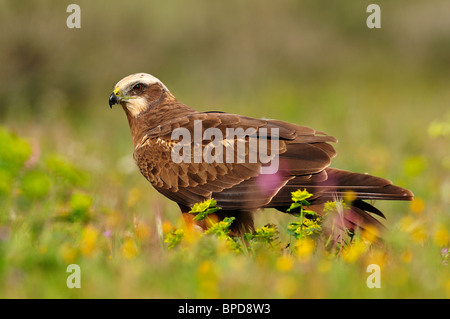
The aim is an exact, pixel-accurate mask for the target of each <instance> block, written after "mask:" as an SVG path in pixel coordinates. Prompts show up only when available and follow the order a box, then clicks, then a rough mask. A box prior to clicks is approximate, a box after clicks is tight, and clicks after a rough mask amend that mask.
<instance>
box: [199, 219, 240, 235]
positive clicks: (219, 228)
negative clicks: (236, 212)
mask: <svg viewBox="0 0 450 319" xmlns="http://www.w3.org/2000/svg"><path fill="white" fill-rule="evenodd" d="M235 219H236V218H235V217H225V218H224V219H223V220H221V221H219V222H217V223H213V224H212V225H211V226H210V227H209V228H208V229H207V230H206V231H205V235H208V234H213V235H216V236H217V237H227V236H229V234H230V226H231V224H232V223H233V221H234V220H235Z"/></svg>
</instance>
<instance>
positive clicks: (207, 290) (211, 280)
mask: <svg viewBox="0 0 450 319" xmlns="http://www.w3.org/2000/svg"><path fill="white" fill-rule="evenodd" d="M197 280H198V297H200V298H218V297H219V293H218V282H219V278H218V276H217V273H216V270H215V268H214V267H213V265H212V264H211V262H209V261H207V260H205V261H202V262H201V263H200V265H199V266H198V269H197Z"/></svg>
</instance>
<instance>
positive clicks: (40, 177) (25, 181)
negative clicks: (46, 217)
mask: <svg viewBox="0 0 450 319" xmlns="http://www.w3.org/2000/svg"><path fill="white" fill-rule="evenodd" d="M50 188H51V182H50V179H49V178H48V176H47V175H46V174H45V173H43V172H41V171H38V170H33V171H29V172H27V173H25V175H24V176H23V178H22V181H21V186H20V189H21V190H22V193H23V195H24V196H25V197H27V198H29V199H42V198H44V197H45V196H47V195H48V193H49V192H50Z"/></svg>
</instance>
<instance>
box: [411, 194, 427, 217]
mask: <svg viewBox="0 0 450 319" xmlns="http://www.w3.org/2000/svg"><path fill="white" fill-rule="evenodd" d="M409 208H410V209H411V211H412V212H413V213H415V214H421V213H423V211H424V210H425V201H424V200H423V199H422V198H419V197H417V198H415V199H414V200H413V201H412V202H411V203H410V204H409Z"/></svg>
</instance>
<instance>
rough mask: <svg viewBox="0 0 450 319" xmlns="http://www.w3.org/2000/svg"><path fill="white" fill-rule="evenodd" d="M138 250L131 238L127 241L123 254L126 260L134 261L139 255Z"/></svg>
mask: <svg viewBox="0 0 450 319" xmlns="http://www.w3.org/2000/svg"><path fill="white" fill-rule="evenodd" d="M138 252H139V251H138V248H137V247H136V243H135V242H134V240H132V239H131V238H128V239H126V240H125V242H124V243H123V245H122V248H121V253H122V256H124V257H125V258H126V259H133V258H134V257H136V256H137V254H138Z"/></svg>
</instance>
